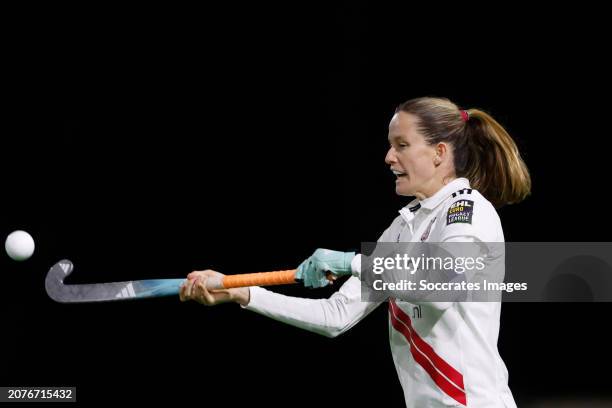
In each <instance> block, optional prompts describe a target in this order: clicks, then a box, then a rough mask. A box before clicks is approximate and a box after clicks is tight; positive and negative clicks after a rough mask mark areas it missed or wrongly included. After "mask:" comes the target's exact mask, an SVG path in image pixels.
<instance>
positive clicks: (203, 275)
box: [179, 269, 250, 306]
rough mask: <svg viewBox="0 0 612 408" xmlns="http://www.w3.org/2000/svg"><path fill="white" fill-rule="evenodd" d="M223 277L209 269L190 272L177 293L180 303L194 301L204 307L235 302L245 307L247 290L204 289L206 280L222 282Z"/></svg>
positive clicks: (247, 300) (247, 301) (247, 299)
mask: <svg viewBox="0 0 612 408" xmlns="http://www.w3.org/2000/svg"><path fill="white" fill-rule="evenodd" d="M224 276H225V275H223V274H222V273H219V272H217V271H213V270H211V269H207V270H205V271H194V272H191V273H190V274H189V275H187V279H186V280H185V282H184V283H183V284H182V285H181V288H180V291H179V298H180V299H181V302H186V301H188V300H195V301H196V302H198V303H201V304H203V305H206V306H215V305H219V304H221V303H227V302H236V303H240V304H241V305H243V306H246V305H247V304H248V303H249V294H250V293H249V288H233V289H216V290H208V289H206V282H207V280H208V279H211V278H215V280H222V279H223V277H224Z"/></svg>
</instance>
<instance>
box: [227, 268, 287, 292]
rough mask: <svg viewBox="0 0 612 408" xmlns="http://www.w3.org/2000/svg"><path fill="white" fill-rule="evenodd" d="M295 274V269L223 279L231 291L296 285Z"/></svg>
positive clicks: (231, 276) (228, 276)
mask: <svg viewBox="0 0 612 408" xmlns="http://www.w3.org/2000/svg"><path fill="white" fill-rule="evenodd" d="M295 272H296V270H295V269H291V270H288V271H275V272H260V273H243V274H239V275H226V276H224V277H223V287H224V288H225V289H229V288H242V287H246V286H271V285H287V284H289V283H296V281H295Z"/></svg>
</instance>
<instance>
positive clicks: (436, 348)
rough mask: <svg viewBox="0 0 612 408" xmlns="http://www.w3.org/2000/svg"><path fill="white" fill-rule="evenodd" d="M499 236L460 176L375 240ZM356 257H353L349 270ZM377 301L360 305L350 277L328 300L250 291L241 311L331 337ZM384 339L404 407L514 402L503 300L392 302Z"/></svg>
mask: <svg viewBox="0 0 612 408" xmlns="http://www.w3.org/2000/svg"><path fill="white" fill-rule="evenodd" d="M503 240H504V237H503V232H502V228H501V222H500V220H499V217H498V215H497V213H496V211H495V209H494V208H493V206H492V205H491V204H490V203H489V202H488V201H487V200H486V199H485V198H484V197H483V196H482V195H481V194H480V193H478V192H477V191H476V190H473V189H471V188H470V185H469V182H468V180H467V179H465V178H459V179H455V180H453V181H452V182H450V183H449V184H447V185H446V186H444V187H443V188H442V189H441V190H439V191H438V192H437V193H436V194H434V195H433V196H431V197H429V198H427V199H424V200H420V201H419V200H414V201H413V202H411V203H410V204H409V205H408V206H406V207H404V208H403V209H402V210H400V215H399V216H398V217H397V218H396V219H395V220H394V221H393V223H392V224H391V226H390V227H389V228H388V229H387V230H386V231H385V232H384V233H383V235H382V236H381V237H380V239H379V241H380V242H416V241H429V242H453V241H454V242H476V243H481V244H482V247H483V251H486V243H489V242H502V241H503ZM358 263H359V258H358V257H356V258H355V259H354V262H353V268H354V270H355V271H357V270H358V269H359V267H358ZM378 305H379V303H372V302H362V301H361V287H360V281H359V279H358V278H356V277H351V278H350V279H349V280H347V281H346V282H345V284H344V285H343V286H342V287H341V288H340V290H339V291H338V292H336V293H335V294H334V295H332V296H331V297H330V298H329V299H304V298H295V297H288V296H283V295H280V294H276V293H273V292H271V291H268V290H266V289H263V288H257V287H255V288H251V298H250V302H249V304H248V305H247V306H246V308H247V309H250V310H253V311H255V312H258V313H260V314H263V315H266V316H269V317H271V318H273V319H276V320H279V321H282V322H285V323H288V324H291V325H294V326H297V327H301V328H304V329H307V330H310V331H314V332H317V333H320V334H323V335H327V336H330V337H334V336H337V335H339V334H341V333H342V332H344V331H346V330H348V329H349V328H351V327H352V326H353V325H355V324H356V323H357V322H359V321H360V320H361V319H362V318H363V317H365V316H366V315H367V314H368V313H370V312H371V311H372V310H374V308H376V307H377V306H378ZM388 307H389V340H390V345H391V351H392V354H393V360H394V362H395V367H396V369H397V373H398V376H399V379H400V382H401V384H402V387H403V390H404V396H405V400H406V406H407V407H410V408H412V407H419V408H421V407H483V408H484V407H486V408H497V407H500V408H502V407H504V408H507V407H516V404H515V402H514V399H513V397H512V393H511V392H510V389H509V387H508V371H507V369H506V366H505V364H504V362H503V361H502V359H501V357H500V355H499V352H498V349H497V339H498V334H499V321H500V311H501V303H499V302H423V303H420V304H415V303H410V302H406V301H402V300H400V299H390V301H389V302H388Z"/></svg>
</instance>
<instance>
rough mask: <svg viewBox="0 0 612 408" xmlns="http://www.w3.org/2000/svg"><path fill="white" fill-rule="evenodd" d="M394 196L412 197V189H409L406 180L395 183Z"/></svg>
mask: <svg viewBox="0 0 612 408" xmlns="http://www.w3.org/2000/svg"><path fill="white" fill-rule="evenodd" d="M395 194H397V195H400V196H413V195H414V189H413V188H411V187H410V183H408V182H407V180H398V181H396V183H395Z"/></svg>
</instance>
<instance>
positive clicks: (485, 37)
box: [0, 3, 611, 406]
mask: <svg viewBox="0 0 612 408" xmlns="http://www.w3.org/2000/svg"><path fill="white" fill-rule="evenodd" d="M478 11H479V12H480V13H479V14H477V13H475V10H466V9H465V8H464V9H462V8H461V7H458V8H457V9H444V10H441V9H438V10H422V9H421V8H417V7H415V6H411V5H406V6H404V7H402V8H399V7H397V6H382V5H381V6H377V7H374V6H372V5H366V4H357V3H355V4H351V5H339V6H327V7H325V8H320V9H318V8H314V7H311V8H306V7H304V8H297V7H296V8H292V9H288V8H283V7H278V6H261V5H257V6H256V7H255V6H252V7H250V8H244V7H243V6H238V5H235V6H229V7H228V8H227V9H226V10H175V11H169V10H162V9H157V10H152V9H147V10H142V9H140V10H77V9H70V10H57V9H54V10H40V9H38V10H30V11H27V12H20V13H14V14H10V13H9V14H7V16H11V18H10V19H12V20H13V21H12V22H13V23H14V24H15V27H14V29H7V32H6V35H5V39H6V45H7V46H6V52H5V58H4V63H3V65H4V68H5V69H6V71H5V75H4V76H3V86H2V88H3V92H2V95H1V97H2V100H3V112H2V118H3V120H2V136H1V140H2V147H1V149H0V150H1V155H2V156H1V163H0V166H2V182H3V188H2V208H1V210H2V212H1V218H0V220H1V225H0V227H1V228H0V232H1V233H2V234H3V236H6V235H7V234H8V233H10V232H11V231H13V230H15V229H24V230H27V231H28V232H30V233H31V234H32V235H33V237H34V239H35V241H36V244H37V247H36V252H35V254H34V256H33V257H32V258H31V259H30V260H28V261H25V262H23V263H16V262H14V261H11V260H10V259H9V258H8V257H7V256H5V255H4V256H1V257H0V267H1V271H2V275H3V276H2V281H1V282H2V283H1V285H2V293H3V303H2V305H3V306H2V309H1V311H2V316H1V317H2V324H3V329H2V353H1V354H0V356H1V359H2V360H1V361H0V367H1V368H2V372H1V375H2V377H1V379H0V385H75V386H77V387H78V399H79V401H80V402H81V403H93V402H100V401H102V402H105V403H111V402H114V401H127V402H134V401H139V400H147V401H168V402H170V401H172V402H186V401H188V400H189V401H191V400H194V399H195V400H201V401H202V402H203V403H206V404H214V403H219V404H221V403H222V404H230V405H232V406H234V405H238V404H242V403H265V404H267V405H269V406H286V405H287V404H296V403H299V404H305V405H319V406H338V405H339V404H340V405H342V406H349V405H354V406H361V405H365V403H366V402H368V401H379V402H381V403H385V404H386V405H388V406H402V405H403V404H404V402H403V395H402V391H401V387H400V384H399V381H398V380H397V377H396V373H395V369H394V367H393V363H392V360H391V353H390V350H389V346H388V341H387V321H386V310H385V309H384V308H379V310H377V311H375V312H374V313H373V314H372V315H371V316H370V317H368V318H367V319H366V320H364V321H363V322H361V323H360V324H359V325H357V326H356V327H355V328H353V329H351V330H350V331H349V332H348V333H346V334H344V335H343V336H341V337H339V338H336V339H326V338H323V337H320V336H317V335H314V334H311V333H308V332H305V331H302V330H299V329H295V328H292V327H288V326H285V325H282V324H280V323H276V322H273V321H271V320H267V319H265V318H263V317H261V316H258V315H256V314H254V313H251V312H246V311H243V310H240V308H239V307H238V306H236V305H223V306H219V307H215V308H205V307H203V306H200V305H197V304H194V303H187V304H181V303H180V302H179V301H178V300H177V299H173V298H168V299H152V300H145V301H138V302H119V303H113V304H102V305H99V304H92V305H60V304H56V303H53V302H52V301H51V300H50V299H48V298H47V296H46V294H45V292H44V284H43V282H44V276H45V274H46V272H47V270H48V268H49V267H50V266H51V265H52V264H53V263H55V262H56V261H58V260H59V259H62V258H69V259H71V260H72V261H73V262H74V263H75V265H76V270H75V273H74V275H73V277H72V278H71V279H72V282H73V283H78V282H94V281H116V280H131V279H145V278H155V277H168V278H170V277H182V276H184V275H185V274H186V273H188V272H190V271H192V270H196V269H205V268H213V269H216V270H219V271H221V272H224V273H243V272H254V271H265V270H274V269H282V268H289V267H295V266H296V265H297V264H299V263H300V262H301V261H302V260H303V259H304V258H306V257H307V256H309V255H310V254H311V253H312V251H314V249H316V248H318V247H326V248H333V249H338V250H357V249H358V248H359V245H360V242H361V241H372V240H375V239H377V238H378V236H379V235H380V233H381V232H382V231H383V230H384V229H385V228H386V227H387V226H388V224H389V223H390V222H391V221H392V220H393V218H394V217H395V216H396V214H397V210H398V209H399V208H401V207H402V206H403V205H405V204H406V203H407V200H406V198H402V197H397V196H396V195H395V194H394V183H393V178H392V175H391V174H390V172H389V171H388V168H387V166H386V165H385V164H384V161H383V159H384V156H385V153H386V150H387V140H386V128H387V125H388V121H389V119H390V118H391V116H392V113H393V110H394V108H395V106H396V105H397V104H399V103H400V102H402V101H404V100H406V99H409V98H412V97H417V96H424V95H434V96H446V97H449V98H450V99H451V100H453V101H455V102H456V103H458V104H459V105H460V106H462V107H464V108H470V107H479V108H482V109H484V110H487V111H489V112H490V113H492V114H493V116H494V117H496V118H497V119H498V120H499V121H500V122H501V123H502V124H504V125H505V126H506V127H507V129H508V130H509V132H510V133H511V134H512V135H514V137H515V139H516V140H517V143H518V145H519V147H520V148H521V151H522V152H523V155H524V158H525V161H526V162H527V164H528V166H529V168H530V170H531V174H532V178H533V194H532V196H531V197H530V198H529V199H528V200H527V201H525V202H524V203H522V204H519V205H515V206H510V207H505V208H502V209H501V210H500V216H501V218H502V223H503V225H504V232H505V235H506V240H507V241H609V237H608V235H607V232H608V230H609V228H610V221H609V219H608V217H607V201H608V199H607V197H606V192H607V188H608V186H607V184H606V183H607V181H608V179H609V147H610V142H609V138H610V134H609V129H608V120H607V109H608V95H609V91H610V89H609V87H610V83H609V79H608V73H609V72H610V66H609V63H608V62H607V61H605V60H604V49H605V48H604V45H605V39H606V37H607V36H608V35H609V29H608V28H607V27H606V26H605V25H604V24H603V22H601V21H600V20H598V18H597V15H598V12H597V10H592V9H588V10H586V9H581V10H580V11H575V10H561V9H554V10H552V9H551V10H543V11H539V10H534V9H529V10H525V9H519V8H516V9H514V8H507V9H505V10H488V9H482V8H481V9H479V10H478ZM443 12H444V13H443ZM11 27H12V26H11ZM275 290H277V291H280V292H282V293H286V294H290V295H295V296H306V297H327V296H329V295H330V294H331V293H332V291H333V289H321V290H315V291H308V290H306V289H303V288H299V287H282V288H278V289H275ZM610 311H611V308H610V306H609V305H608V304H603V303H602V304H504V306H503V312H502V326H501V333H500V340H499V348H500V352H501V354H502V357H503V358H504V360H505V362H506V364H507V366H508V368H509V372H510V386H511V389H512V390H513V393H514V394H515V397H516V399H517V401H519V402H528V401H531V400H533V399H536V398H539V397H541V396H562V397H563V396H572V395H606V393H609V383H608V379H607V376H600V375H598V367H601V366H606V365H607V364H608V363H609V362H610V361H609V360H610V358H609V354H608V353H607V352H606V351H605V350H606V347H605V346H606V345H607V343H608V342H607V341H606V337H605V335H604V333H605V322H606V321H607V320H609V313H610Z"/></svg>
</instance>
